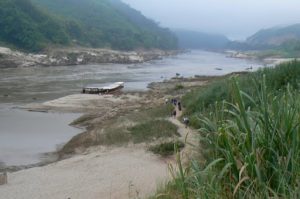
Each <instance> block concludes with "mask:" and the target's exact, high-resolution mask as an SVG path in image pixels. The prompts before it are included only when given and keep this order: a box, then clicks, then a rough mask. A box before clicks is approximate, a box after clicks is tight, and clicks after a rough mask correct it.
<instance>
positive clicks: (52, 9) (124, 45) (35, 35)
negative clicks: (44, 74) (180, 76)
mask: <svg viewBox="0 0 300 199" xmlns="http://www.w3.org/2000/svg"><path fill="white" fill-rule="evenodd" d="M0 17H1V18H2V19H3V20H1V21H0V28H1V29H2V30H5V31H2V32H1V33H0V43H2V44H5V45H10V46H14V47H17V48H20V49H25V50H29V51H38V50H41V49H44V48H45V47H48V46H52V45H69V46H70V45H73V46H74V45H75V46H85V47H95V48H112V49H119V50H132V49H137V48H146V49H148V48H160V49H174V48H176V47H177V43H176V37H175V36H174V35H173V34H172V33H171V32H170V31H169V30H168V29H164V28H161V27H159V26H158V25H157V24H156V23H155V22H153V21H151V20H149V19H147V18H145V17H144V16H143V15H142V14H141V13H140V12H138V11H136V10H134V9H132V8H130V7H129V6H128V5H126V4H124V3H122V2H121V1H119V0H101V1H100V0H85V1H81V0H65V1H60V0H32V1H30V0H1V2H0Z"/></svg>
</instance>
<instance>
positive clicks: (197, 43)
mask: <svg viewBox="0 0 300 199" xmlns="http://www.w3.org/2000/svg"><path fill="white" fill-rule="evenodd" d="M173 31H174V32H175V34H176V36H177V38H178V45H179V47H181V48H190V49H208V50H209V49H222V48H224V47H225V46H226V44H227V43H228V42H229V40H228V38H226V37H225V36H223V35H218V34H208V33H202V32H196V31H188V30H173Z"/></svg>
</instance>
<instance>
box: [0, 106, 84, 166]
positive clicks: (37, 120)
mask: <svg viewBox="0 0 300 199" xmlns="http://www.w3.org/2000/svg"><path fill="white" fill-rule="evenodd" d="M79 116H80V115H79V114H58V113H37V112H27V111H23V110H17V109H13V108H10V107H9V106H4V105H1V106H0V127H1V129H0V162H2V163H4V164H5V165H7V166H11V165H26V164H33V163H38V162H39V161H40V159H41V157H42V154H43V153H47V152H51V151H55V150H56V149H57V148H58V147H60V145H62V144H64V143H65V142H67V141H68V140H69V139H71V138H72V137H73V136H74V135H76V134H78V133H80V132H81V131H82V130H80V129H77V128H74V127H71V126H68V124H69V123H70V122H72V121H73V120H74V119H76V118H77V117H79Z"/></svg>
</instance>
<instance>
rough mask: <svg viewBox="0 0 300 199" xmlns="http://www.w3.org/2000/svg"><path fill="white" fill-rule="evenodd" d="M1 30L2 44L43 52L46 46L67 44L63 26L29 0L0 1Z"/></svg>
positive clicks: (0, 39)
mask: <svg viewBox="0 0 300 199" xmlns="http://www.w3.org/2000/svg"><path fill="white" fill-rule="evenodd" d="M0 30H1V31H0V42H1V43H3V44H6V45H11V46H15V47H17V48H22V49H27V50H33V51H35V50H39V49H42V48H44V47H45V46H46V44H47V43H53V44H62V45H66V44H68V43H69V37H68V35H67V34H66V32H65V30H64V28H63V23H61V22H60V21H59V20H56V19H54V18H53V17H51V16H50V15H48V14H47V13H45V12H42V11H41V10H39V9H37V8H36V7H35V6H34V5H32V3H31V2H30V1H29V0H1V1H0Z"/></svg>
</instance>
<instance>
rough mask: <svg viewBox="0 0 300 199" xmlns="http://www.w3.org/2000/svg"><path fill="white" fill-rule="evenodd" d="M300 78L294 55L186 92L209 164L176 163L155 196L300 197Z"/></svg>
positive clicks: (188, 111)
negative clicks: (175, 169) (175, 166)
mask: <svg viewBox="0 0 300 199" xmlns="http://www.w3.org/2000/svg"><path fill="white" fill-rule="evenodd" d="M299 83H300V62H298V61H293V62H290V63H285V64H281V65H278V66H276V67H275V68H265V69H261V70H259V71H257V72H255V73H250V74H247V75H240V76H238V75H236V76H234V77H231V78H229V79H224V80H217V81H216V82H214V83H212V84H210V85H208V86H206V87H205V88H200V89H198V90H195V91H193V92H191V93H189V94H187V95H186V96H185V98H184V100H183V103H184V104H186V105H187V107H186V108H187V109H186V113H185V114H188V115H190V116H192V117H193V120H192V123H191V125H193V127H194V128H198V129H199V133H200V134H201V140H199V142H201V148H202V149H203V150H201V151H199V153H202V155H203V157H204V158H205V164H201V163H200V162H203V160H199V159H196V158H195V159H194V160H193V161H191V162H190V165H189V166H188V167H187V168H186V170H182V169H179V171H178V174H177V175H174V180H173V181H171V182H169V183H168V184H167V185H166V187H165V188H164V190H161V191H158V194H157V195H156V198H185V199H187V198H299V197H300V189H299V185H300V103H299V102H300V94H299V85H300V84H299ZM199 150H200V149H199ZM178 160H179V161H178V165H179V168H181V167H182V163H181V161H180V158H179V159H178ZM173 172H174V171H173Z"/></svg>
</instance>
